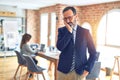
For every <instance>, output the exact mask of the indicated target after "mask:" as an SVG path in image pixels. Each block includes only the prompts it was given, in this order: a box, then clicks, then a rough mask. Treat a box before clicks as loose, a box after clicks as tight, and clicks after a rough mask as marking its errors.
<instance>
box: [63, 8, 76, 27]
mask: <svg viewBox="0 0 120 80" xmlns="http://www.w3.org/2000/svg"><path fill="white" fill-rule="evenodd" d="M63 17H64V18H63V20H64V21H65V22H66V23H68V24H69V25H70V26H74V25H75V24H76V21H77V20H76V19H77V16H76V15H74V14H73V12H72V10H68V11H66V12H64V13H63Z"/></svg>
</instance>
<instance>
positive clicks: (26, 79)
mask: <svg viewBox="0 0 120 80" xmlns="http://www.w3.org/2000/svg"><path fill="white" fill-rule="evenodd" d="M29 75H30V73H29V72H27V74H26V78H25V80H28V76H29Z"/></svg>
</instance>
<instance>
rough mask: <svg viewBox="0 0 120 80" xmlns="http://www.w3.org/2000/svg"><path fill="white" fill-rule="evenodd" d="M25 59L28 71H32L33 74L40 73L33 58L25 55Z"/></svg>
mask: <svg viewBox="0 0 120 80" xmlns="http://www.w3.org/2000/svg"><path fill="white" fill-rule="evenodd" d="M23 56H24V57H25V60H26V62H27V67H28V70H30V71H32V72H37V71H38V67H37V65H36V64H35V62H34V61H33V59H32V57H31V56H28V55H23Z"/></svg>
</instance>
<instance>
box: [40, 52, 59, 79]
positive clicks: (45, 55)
mask: <svg viewBox="0 0 120 80" xmlns="http://www.w3.org/2000/svg"><path fill="white" fill-rule="evenodd" d="M38 56H40V57H42V58H45V59H47V60H49V61H51V62H52V63H54V65H55V71H54V80H57V77H58V75H57V66H58V59H59V53H53V54H52V52H50V53H49V52H48V53H44V52H39V53H38Z"/></svg>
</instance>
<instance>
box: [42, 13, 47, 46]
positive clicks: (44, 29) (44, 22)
mask: <svg viewBox="0 0 120 80" xmlns="http://www.w3.org/2000/svg"><path fill="white" fill-rule="evenodd" d="M40 21H41V22H40V23H41V25H40V26H41V30H40V41H41V42H40V43H41V44H45V45H46V46H47V43H48V13H44V14H41V19H40Z"/></svg>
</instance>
